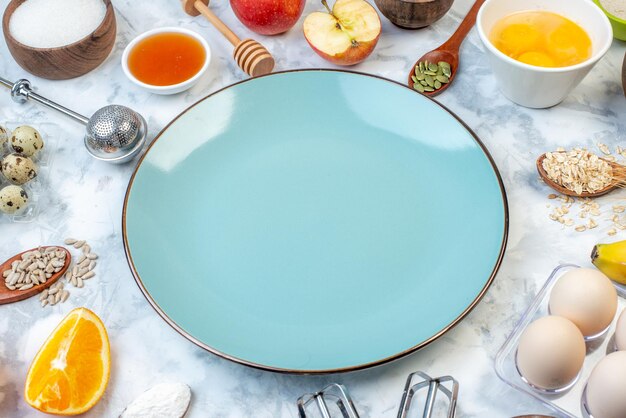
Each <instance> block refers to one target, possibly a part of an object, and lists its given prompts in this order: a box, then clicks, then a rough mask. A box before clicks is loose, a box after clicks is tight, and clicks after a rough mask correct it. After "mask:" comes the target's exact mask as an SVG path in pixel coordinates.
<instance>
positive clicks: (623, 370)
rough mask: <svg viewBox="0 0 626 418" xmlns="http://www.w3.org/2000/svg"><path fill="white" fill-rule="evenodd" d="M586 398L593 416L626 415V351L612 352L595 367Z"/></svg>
mask: <svg viewBox="0 0 626 418" xmlns="http://www.w3.org/2000/svg"><path fill="white" fill-rule="evenodd" d="M586 400H587V407H588V408H589V412H591V414H592V415H593V418H624V417H626V351H616V352H614V353H611V354H609V355H608V356H606V357H604V358H603V359H602V360H600V362H599V363H598V364H597V365H596V367H594V369H593V371H592V372H591V375H590V376H589V380H588V381H587V388H586Z"/></svg>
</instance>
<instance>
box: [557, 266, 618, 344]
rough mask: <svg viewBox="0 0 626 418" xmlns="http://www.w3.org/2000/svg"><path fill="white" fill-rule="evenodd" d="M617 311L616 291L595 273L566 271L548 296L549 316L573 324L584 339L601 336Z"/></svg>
mask: <svg viewBox="0 0 626 418" xmlns="http://www.w3.org/2000/svg"><path fill="white" fill-rule="evenodd" d="M616 311H617V292H616V290H615V287H614V286H613V284H612V283H611V280H610V279H609V278H608V277H606V276H605V275H604V274H603V273H602V272H600V271H598V270H595V269H588V268H577V269H573V270H570V271H568V272H567V273H565V274H564V275H563V276H561V277H560V278H559V280H558V281H557V282H556V284H555V285H554V287H553V288H552V292H551V293H550V313H551V314H552V315H559V316H562V317H565V318H567V319H569V320H570V321H572V322H573V323H574V324H576V326H577V327H578V328H579V329H580V332H582V333H583V335H584V336H585V337H594V336H596V335H598V334H602V332H603V331H605V330H606V329H607V328H608V326H609V325H611V322H612V321H613V318H615V313H616Z"/></svg>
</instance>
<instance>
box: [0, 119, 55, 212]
mask: <svg viewBox="0 0 626 418" xmlns="http://www.w3.org/2000/svg"><path fill="white" fill-rule="evenodd" d="M0 124H1V125H2V126H5V127H6V128H7V129H8V130H9V131H10V132H12V131H13V129H15V128H17V127H18V126H21V125H30V126H32V127H33V128H35V129H37V130H38V131H39V133H40V134H41V136H42V137H43V141H44V148H43V150H42V151H40V152H39V153H37V154H36V155H35V156H33V158H32V160H33V161H34V163H35V164H36V165H37V168H38V170H37V177H35V178H34V179H33V180H31V181H29V182H28V183H26V184H24V185H23V186H21V187H22V188H23V189H24V190H25V191H26V193H27V194H28V198H29V200H28V205H27V206H26V208H25V209H23V210H21V211H19V212H18V213H15V214H10V215H9V214H5V213H2V212H0V224H2V223H7V222H22V223H26V222H32V221H34V220H35V219H36V218H37V216H38V215H39V213H40V211H41V207H40V202H41V200H42V199H41V197H42V196H43V195H44V194H45V193H46V191H47V190H48V189H49V186H48V185H49V182H48V179H49V175H50V172H51V170H52V164H53V161H54V156H55V151H56V144H58V143H59V141H60V139H61V137H62V135H63V131H62V130H61V129H60V128H59V126H58V125H56V124H54V123H49V122H44V123H33V122H29V121H8V122H0ZM11 152H13V151H12V150H11V147H10V145H9V144H8V143H7V144H5V145H4V146H3V145H0V160H1V159H2V158H4V157H5V156H6V155H8V154H10V153H11ZM10 184H11V183H10V182H9V181H8V180H7V179H6V178H5V177H4V176H3V175H2V174H0V189H2V188H3V187H5V186H8V185H10Z"/></svg>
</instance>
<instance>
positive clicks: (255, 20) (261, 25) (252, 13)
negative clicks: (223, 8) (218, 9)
mask: <svg viewBox="0 0 626 418" xmlns="http://www.w3.org/2000/svg"><path fill="white" fill-rule="evenodd" d="M305 4H306V0H230V6H231V7H232V9H233V12H235V16H237V18H238V19H239V20H240V21H241V23H243V24H244V25H245V26H246V27H247V28H248V29H250V30H251V31H253V32H256V33H258V34H261V35H277V34H279V33H283V32H286V31H288V30H289V29H291V28H292V27H293V25H295V24H296V22H297V21H298V19H300V16H301V15H302V11H303V10H304V6H305Z"/></svg>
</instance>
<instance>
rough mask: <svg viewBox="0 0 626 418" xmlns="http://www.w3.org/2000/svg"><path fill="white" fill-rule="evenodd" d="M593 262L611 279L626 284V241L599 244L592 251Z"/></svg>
mask: <svg viewBox="0 0 626 418" xmlns="http://www.w3.org/2000/svg"><path fill="white" fill-rule="evenodd" d="M591 262H592V263H593V265H594V266H596V267H597V268H598V269H599V270H600V271H601V272H602V273H604V274H606V275H607V276H608V277H609V278H610V279H612V280H615V281H616V282H619V283H622V284H626V241H618V242H614V243H612V244H597V245H596V246H595V247H593V251H592V252H591Z"/></svg>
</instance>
